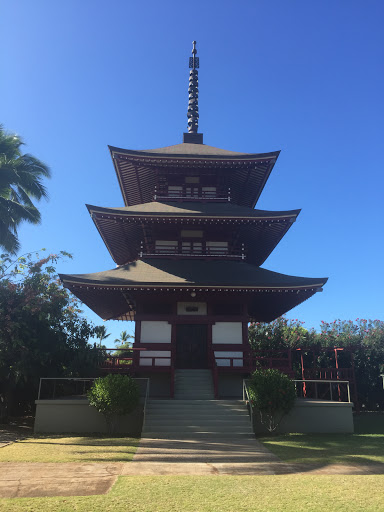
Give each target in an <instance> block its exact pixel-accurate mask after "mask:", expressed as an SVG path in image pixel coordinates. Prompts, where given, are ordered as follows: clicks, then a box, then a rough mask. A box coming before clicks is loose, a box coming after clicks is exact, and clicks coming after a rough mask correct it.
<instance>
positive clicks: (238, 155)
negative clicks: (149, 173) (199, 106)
mask: <svg viewBox="0 0 384 512" xmlns="http://www.w3.org/2000/svg"><path fill="white" fill-rule="evenodd" d="M109 149H110V151H111V153H124V154H126V155H132V156H138V157H146V156H147V157H148V158H156V156H157V155H158V156H159V157H162V158H164V157H168V158H173V157H174V158H183V157H184V158H191V157H192V158H203V159H205V158H208V159H211V158H212V159H216V158H217V157H223V158H225V159H227V158H229V159H231V160H232V159H233V160H239V159H240V160H252V161H254V160H260V159H264V158H271V157H273V158H277V157H278V156H279V153H280V151H273V152H270V153H242V152H239V151H229V150H228V149H221V148H216V147H214V146H208V145H207V144H190V143H187V142H183V143H182V144H175V145H173V146H165V147H163V148H155V149H136V150H132V149H122V148H117V147H114V146H109ZM220 159H221V158H220Z"/></svg>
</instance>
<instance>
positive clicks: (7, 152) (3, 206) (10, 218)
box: [0, 125, 51, 254]
mask: <svg viewBox="0 0 384 512" xmlns="http://www.w3.org/2000/svg"><path fill="white" fill-rule="evenodd" d="M23 144H24V143H23V142H22V140H21V139H20V137H18V136H17V135H14V134H10V133H7V132H5V131H4V129H3V127H2V126H1V125H0V248H3V249H4V250H5V251H7V252H9V253H11V254H16V252H17V251H18V249H19V246H20V243H19V240H18V237H17V230H18V227H19V225H20V223H22V222H24V221H27V222H31V223H32V224H38V223H39V222H40V212H39V210H38V209H37V208H36V206H35V205H34V204H33V202H32V199H37V200H40V199H42V198H47V196H48V195H47V191H46V189H45V186H44V185H43V178H49V177H50V175H51V173H50V170H49V168H48V167H47V166H46V165H45V164H44V163H43V162H41V161H40V160H38V159H37V158H35V157H34V156H32V155H29V154H22V152H21V146H22V145H23Z"/></svg>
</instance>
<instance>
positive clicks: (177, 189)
mask: <svg viewBox="0 0 384 512" xmlns="http://www.w3.org/2000/svg"><path fill="white" fill-rule="evenodd" d="M182 195H183V187H181V186H176V185H170V186H168V196H169V197H182Z"/></svg>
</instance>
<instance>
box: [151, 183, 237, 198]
mask: <svg viewBox="0 0 384 512" xmlns="http://www.w3.org/2000/svg"><path fill="white" fill-rule="evenodd" d="M153 199H154V201H157V200H158V199H162V200H164V199H165V200H170V201H172V200H187V201H196V200H198V201H199V200H204V201H230V200H231V190H230V188H228V189H226V190H225V189H219V188H217V187H215V186H208V185H207V186H201V185H198V186H191V185H187V186H184V185H170V186H167V185H165V186H164V185H163V186H159V187H156V189H155V191H154V194H153Z"/></svg>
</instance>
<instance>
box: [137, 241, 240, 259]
mask: <svg viewBox="0 0 384 512" xmlns="http://www.w3.org/2000/svg"><path fill="white" fill-rule="evenodd" d="M142 255H143V256H161V257H162V256H188V257H192V258H193V257H200V258H201V257H202V256H203V257H208V258H222V257H224V258H236V259H245V254H244V251H242V250H240V249H238V248H231V247H217V246H216V247H208V246H207V247H204V246H200V247H193V246H192V247H190V248H189V247H179V246H178V245H174V244H169V245H166V244H163V245H159V246H155V247H152V248H149V249H148V250H143V251H142Z"/></svg>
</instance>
